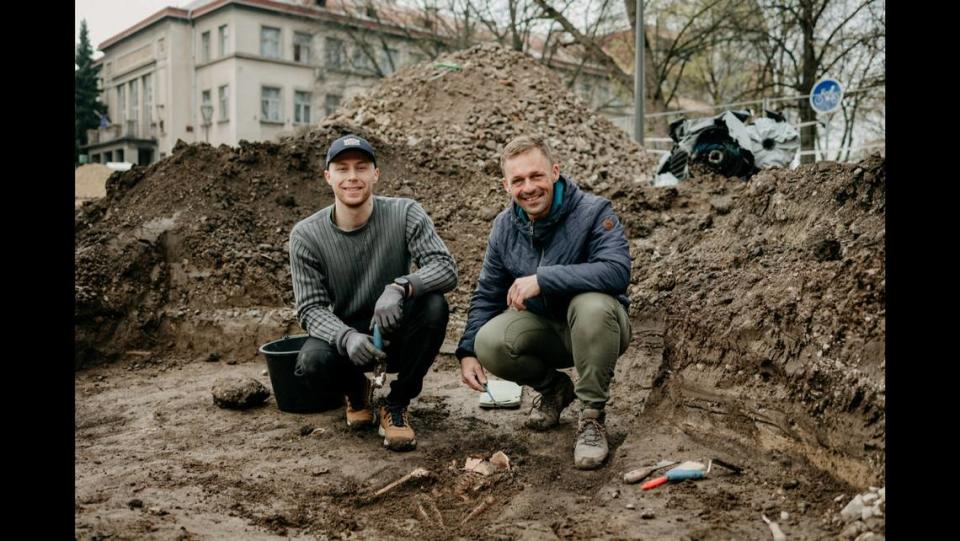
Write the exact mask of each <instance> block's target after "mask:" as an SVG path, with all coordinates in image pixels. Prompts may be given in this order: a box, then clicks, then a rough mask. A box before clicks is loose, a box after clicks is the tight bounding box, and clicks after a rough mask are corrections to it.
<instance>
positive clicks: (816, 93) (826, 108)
mask: <svg viewBox="0 0 960 541" xmlns="http://www.w3.org/2000/svg"><path fill="white" fill-rule="evenodd" d="M842 99H843V86H842V85H841V84H840V83H839V82H837V80H836V79H827V78H824V79H820V80H819V81H817V84H815V85H813V90H811V91H810V106H811V107H813V110H814V111H816V112H818V113H832V112H833V111H836V110H837V108H839V107H840V100H842Z"/></svg>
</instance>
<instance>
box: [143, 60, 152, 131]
mask: <svg viewBox="0 0 960 541" xmlns="http://www.w3.org/2000/svg"><path fill="white" fill-rule="evenodd" d="M143 121H144V122H145V123H146V124H147V126H148V127H149V126H150V123H151V122H152V121H153V77H150V74H149V73H148V74H146V75H144V76H143Z"/></svg>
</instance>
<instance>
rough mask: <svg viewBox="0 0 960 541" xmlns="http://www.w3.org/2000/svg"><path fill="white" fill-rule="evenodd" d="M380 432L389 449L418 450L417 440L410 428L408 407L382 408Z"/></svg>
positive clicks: (384, 443)
mask: <svg viewBox="0 0 960 541" xmlns="http://www.w3.org/2000/svg"><path fill="white" fill-rule="evenodd" d="M379 432H380V435H381V436H383V446H384V447H386V448H387V449H390V450H393V451H412V450H414V449H416V448H417V438H416V436H415V435H414V433H413V427H411V426H410V414H409V413H407V408H406V406H390V405H383V406H380V430H379Z"/></svg>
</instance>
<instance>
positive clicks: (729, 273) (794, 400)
mask: <svg viewBox="0 0 960 541" xmlns="http://www.w3.org/2000/svg"><path fill="white" fill-rule="evenodd" d="M884 163H885V162H884V160H883V159H882V158H880V157H878V156H874V157H872V158H870V159H868V160H865V161H863V162H861V163H859V164H837V163H830V162H821V163H818V164H815V165H810V166H803V167H800V168H799V169H797V170H768V171H764V172H761V173H759V174H757V175H756V176H754V177H753V178H751V179H750V181H749V182H741V181H740V180H738V179H728V178H724V177H719V176H715V177H700V178H693V179H690V180H689V181H687V182H683V183H681V184H680V185H679V186H678V187H676V188H665V189H664V188H641V189H637V190H635V191H634V192H632V193H631V194H629V196H628V197H626V198H624V199H620V200H617V201H616V206H617V207H618V209H620V211H621V212H622V213H623V215H625V216H626V219H625V222H626V223H627V229H628V235H629V238H630V239H631V245H632V248H633V256H634V262H633V272H632V285H631V287H630V297H631V300H632V301H633V305H632V306H631V312H632V313H633V314H635V315H636V320H640V321H644V320H655V321H656V324H657V325H659V326H660V327H661V328H662V329H663V339H664V361H663V367H662V370H663V372H664V373H663V375H662V381H663V382H664V385H663V387H662V389H660V391H661V392H660V393H655V396H654V397H652V400H653V401H654V402H656V401H657V400H658V399H669V400H667V401H668V402H670V403H671V404H672V405H674V406H680V405H682V406H683V407H684V408H688V409H689V408H693V409H698V410H700V411H708V412H712V414H714V416H715V417H717V418H722V417H727V418H741V419H743V418H745V416H746V418H750V419H752V421H753V422H760V423H764V424H767V425H768V426H772V427H774V429H775V431H777V432H778V433H779V435H780V436H782V437H783V438H786V439H788V440H791V441H794V442H799V444H800V445H803V446H805V448H806V450H807V451H810V450H812V449H818V448H820V449H829V450H830V453H816V452H813V453H812V454H811V457H812V459H813V460H815V461H817V462H818V463H819V465H820V466H821V467H823V468H825V469H828V470H830V471H833V472H835V473H837V474H838V475H840V476H842V477H844V478H846V479H848V480H849V481H850V482H852V483H854V484H856V485H859V486H867V483H868V481H869V482H870V484H877V483H878V482H881V480H880V479H877V478H876V477H874V476H875V475H879V476H881V479H882V470H883V464H884V448H885V422H884V419H885V383H884V373H885V356H884V349H885V338H886V332H885V289H886V285H885V284H886V281H885V264H884V254H885V248H884V241H885V232H886V230H885V218H884V216H885V178H886V176H885V172H884ZM618 384H619V385H621V386H622V387H621V388H620V389H619V392H621V393H624V394H626V393H628V392H629V389H630V386H631V385H633V384H635V382H633V381H631V379H630V378H624V379H622V380H621V381H620V382H619V383H618ZM615 392H616V390H615ZM751 408H752V409H751ZM747 410H749V411H747ZM877 486H879V485H877Z"/></svg>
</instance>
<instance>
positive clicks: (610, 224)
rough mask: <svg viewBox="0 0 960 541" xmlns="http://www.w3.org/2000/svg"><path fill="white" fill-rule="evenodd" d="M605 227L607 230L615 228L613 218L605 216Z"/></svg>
mask: <svg viewBox="0 0 960 541" xmlns="http://www.w3.org/2000/svg"><path fill="white" fill-rule="evenodd" d="M603 228H604V229H606V230H607V231H610V230H611V229H613V218H605V219H604V220H603Z"/></svg>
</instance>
